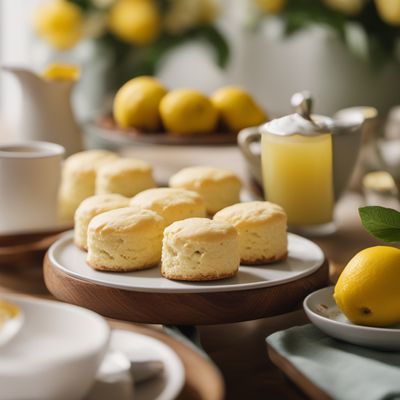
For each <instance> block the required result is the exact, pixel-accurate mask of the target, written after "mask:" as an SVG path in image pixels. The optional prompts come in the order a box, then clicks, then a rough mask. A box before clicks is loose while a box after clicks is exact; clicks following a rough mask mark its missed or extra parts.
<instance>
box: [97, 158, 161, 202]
mask: <svg viewBox="0 0 400 400" xmlns="http://www.w3.org/2000/svg"><path fill="white" fill-rule="evenodd" d="M153 187H155V182H154V179H153V172H152V168H151V165H150V164H149V163H147V162H145V161H141V160H135V159H133V158H121V159H119V160H116V161H114V162H112V163H108V164H105V165H103V166H101V167H100V168H99V169H98V170H97V175H96V194H103V193H119V194H122V195H123V196H126V197H132V196H134V195H135V194H137V193H139V192H141V191H143V190H146V189H149V188H153Z"/></svg>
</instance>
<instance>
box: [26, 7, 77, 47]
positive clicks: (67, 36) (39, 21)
mask: <svg viewBox="0 0 400 400" xmlns="http://www.w3.org/2000/svg"><path fill="white" fill-rule="evenodd" d="M33 25H34V28H35V30H36V32H37V33H38V35H39V36H41V37H42V38H43V39H45V40H46V41H48V42H49V43H50V44H51V45H52V46H53V47H55V48H56V49H57V50H68V49H71V48H72V47H74V46H75V45H76V44H77V43H78V42H79V40H80V39H81V38H82V35H83V15H82V12H81V9H80V8H79V7H78V6H77V5H75V4H73V3H71V2H69V1H65V0H55V1H51V2H48V3H45V4H43V5H42V6H41V7H39V8H38V9H37V10H36V12H35V14H34V16H33Z"/></svg>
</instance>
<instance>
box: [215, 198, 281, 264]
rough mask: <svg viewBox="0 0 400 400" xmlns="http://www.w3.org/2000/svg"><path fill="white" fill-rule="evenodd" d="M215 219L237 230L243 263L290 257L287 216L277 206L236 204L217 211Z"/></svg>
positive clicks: (264, 202) (252, 203)
mask: <svg viewBox="0 0 400 400" xmlns="http://www.w3.org/2000/svg"><path fill="white" fill-rule="evenodd" d="M214 220H216V221H225V222H228V223H230V224H232V225H233V226H234V227H235V229H236V230H237V232H238V234H239V246H240V258H241V264H249V265H252V264H253V265H258V264H267V263H271V262H274V261H278V260H281V259H283V258H285V257H286V256H287V216H286V213H285V211H284V210H283V208H282V207H280V206H278V205H277V204H273V203H270V202H268V201H251V202H248V203H238V204H234V205H233V206H230V207H227V208H224V209H223V210H221V211H219V212H217V213H216V214H215V215H214Z"/></svg>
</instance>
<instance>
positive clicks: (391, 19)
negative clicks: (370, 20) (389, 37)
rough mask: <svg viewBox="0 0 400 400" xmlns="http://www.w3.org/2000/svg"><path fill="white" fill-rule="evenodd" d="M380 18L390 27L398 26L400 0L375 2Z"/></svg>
mask: <svg viewBox="0 0 400 400" xmlns="http://www.w3.org/2000/svg"><path fill="white" fill-rule="evenodd" d="M375 5H376V8H377V10H378V13H379V15H380V16H381V18H382V19H383V20H384V21H385V22H386V23H388V24H390V25H397V26H398V25H400V0H375Z"/></svg>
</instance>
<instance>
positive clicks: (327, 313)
mask: <svg viewBox="0 0 400 400" xmlns="http://www.w3.org/2000/svg"><path fill="white" fill-rule="evenodd" d="M333 289H334V287H333V286H330V287H327V288H324V289H320V290H317V291H316V292H314V293H311V294H310V295H308V296H307V297H306V298H305V300H304V303H303V306H304V310H305V312H306V314H307V316H308V318H309V319H310V321H311V322H312V323H313V324H314V325H315V326H317V327H318V328H319V329H321V331H323V332H325V333H326V334H327V335H329V336H332V337H334V338H336V339H341V340H343V341H345V342H349V343H353V344H357V345H359V346H365V347H371V348H375V349H380V350H392V351H400V325H396V326H394V327H392V328H375V327H369V326H361V325H355V324H353V323H352V322H350V321H349V320H348V319H347V318H346V317H345V316H344V315H343V313H342V312H341V311H340V310H339V308H338V307H337V305H336V303H335V300H334V298H333Z"/></svg>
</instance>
